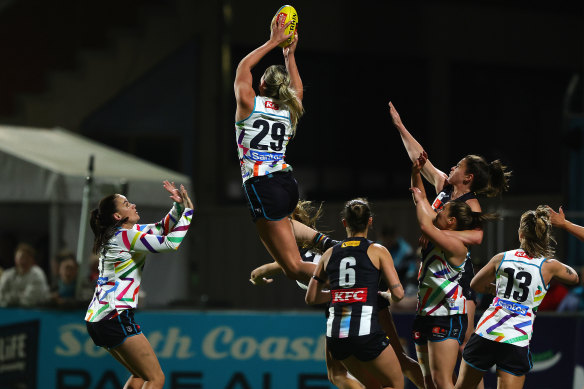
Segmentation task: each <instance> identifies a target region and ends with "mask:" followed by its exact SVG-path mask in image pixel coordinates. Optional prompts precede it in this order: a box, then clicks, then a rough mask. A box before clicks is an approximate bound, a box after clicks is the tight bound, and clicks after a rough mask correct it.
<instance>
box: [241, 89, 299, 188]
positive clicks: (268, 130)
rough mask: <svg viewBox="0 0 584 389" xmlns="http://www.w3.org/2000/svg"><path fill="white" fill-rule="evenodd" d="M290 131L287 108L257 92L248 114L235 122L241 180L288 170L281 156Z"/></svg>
mask: <svg viewBox="0 0 584 389" xmlns="http://www.w3.org/2000/svg"><path fill="white" fill-rule="evenodd" d="M293 134H294V132H293V129H292V124H291V122H290V112H289V111H288V110H287V108H286V107H285V106H279V105H278V104H276V103H275V102H274V101H273V100H272V99H271V98H269V97H265V96H256V97H255V102H254V107H253V112H252V113H251V115H249V116H248V117H247V118H245V119H243V120H241V121H238V122H235V135H236V137H237V153H238V155H239V164H240V167H241V177H242V179H243V182H245V181H246V180H248V179H249V178H251V177H257V176H265V175H268V174H270V173H274V172H278V171H282V170H290V168H291V166H290V165H288V164H286V162H285V161H284V157H285V153H286V145H287V144H288V141H289V140H290V138H292V136H293Z"/></svg>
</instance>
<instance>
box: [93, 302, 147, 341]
mask: <svg viewBox="0 0 584 389" xmlns="http://www.w3.org/2000/svg"><path fill="white" fill-rule="evenodd" d="M85 324H86V325H87V332H88V333H89V336H90V337H91V339H92V340H93V343H95V345H96V346H99V347H104V348H107V349H112V348H116V347H117V346H119V345H121V344H122V343H124V341H125V340H126V339H127V338H129V337H131V336H134V335H138V334H141V333H142V330H141V329H140V326H139V325H138V324H136V322H135V321H134V310H133V309H126V310H125V311H122V313H120V314H119V315H118V316H116V317H114V318H111V319H108V320H102V321H96V322H89V321H87V322H85Z"/></svg>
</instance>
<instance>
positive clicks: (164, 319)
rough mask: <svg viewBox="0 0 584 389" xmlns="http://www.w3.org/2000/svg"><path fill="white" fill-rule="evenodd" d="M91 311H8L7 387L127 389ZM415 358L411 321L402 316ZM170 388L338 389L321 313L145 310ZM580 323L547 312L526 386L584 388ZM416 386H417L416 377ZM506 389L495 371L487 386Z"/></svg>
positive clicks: (1, 315)
mask: <svg viewBox="0 0 584 389" xmlns="http://www.w3.org/2000/svg"><path fill="white" fill-rule="evenodd" d="M83 317H84V312H81V311H75V312H69V311H68V312H63V311H45V310H25V309H1V310H0V389H8V388H10V389H13V388H17V387H26V388H30V389H34V388H55V389H121V388H122V387H123V385H124V383H125V381H126V380H127V378H128V377H129V373H128V372H127V371H126V370H125V369H124V368H123V367H122V366H121V365H120V364H119V363H118V362H117V361H116V360H115V359H114V358H113V357H112V356H111V355H109V353H108V352H107V351H106V350H104V349H102V348H99V347H96V346H95V345H94V344H93V341H92V340H91V339H90V338H89V336H88V335H87V330H86V327H85V322H84V321H83ZM393 317H394V320H395V323H396V327H397V330H398V333H399V334H400V336H401V337H402V338H404V340H406V341H405V344H406V351H407V353H408V354H409V355H411V356H414V357H415V349H414V345H413V343H412V342H411V336H410V332H411V325H412V322H413V320H414V316H413V315H411V314H394V315H393ZM136 322H137V323H138V324H140V326H141V327H142V330H143V331H144V334H145V335H146V336H147V337H148V339H149V341H150V343H151V344H152V347H153V349H154V351H155V352H156V355H157V356H158V359H159V360H160V364H161V366H162V370H163V371H164V373H165V376H166V384H165V388H166V389H210V388H212V389H276V388H277V389H329V388H333V385H332V384H330V383H329V382H328V380H327V374H326V365H325V358H324V352H325V351H324V350H325V337H324V330H325V319H324V315H323V314H322V313H321V312H314V313H311V312H273V313H260V312H196V311H188V312H187V311H184V312H177V311H156V312H155V311H145V312H142V311H138V312H137V313H136ZM582 329H583V328H582V318H581V317H580V316H556V315H541V314H540V315H538V318H537V320H536V321H535V326H534V337H533V340H532V344H531V352H532V354H533V360H534V367H533V369H532V371H531V372H530V373H529V374H528V375H527V378H526V382H525V387H527V388H529V387H533V388H538V389H547V388H550V389H551V388H559V387H561V388H575V387H578V388H581V387H582V386H583V383H584V356H583V355H584V353H582V352H581V351H580V350H582V349H583V347H581V345H582V342H583V341H582V338H581V336H580V335H579V334H580V333H582ZM405 387H406V388H413V386H411V383H409V381H407V380H406V386H405ZM491 388H492V389H494V388H496V376H495V374H494V371H493V372H489V373H488V374H487V375H486V377H485V389H491Z"/></svg>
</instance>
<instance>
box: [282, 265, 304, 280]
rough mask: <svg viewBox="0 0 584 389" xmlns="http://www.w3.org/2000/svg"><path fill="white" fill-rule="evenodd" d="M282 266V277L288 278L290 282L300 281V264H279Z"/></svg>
mask: <svg viewBox="0 0 584 389" xmlns="http://www.w3.org/2000/svg"><path fill="white" fill-rule="evenodd" d="M281 265H282V271H283V272H284V275H285V276H286V277H288V278H290V279H291V280H299V279H301V274H300V264H299V263H296V262H293V263H287V264H281Z"/></svg>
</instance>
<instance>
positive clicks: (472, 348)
mask: <svg viewBox="0 0 584 389" xmlns="http://www.w3.org/2000/svg"><path fill="white" fill-rule="evenodd" d="M462 359H464V361H465V362H466V363H467V364H468V365H470V366H471V367H473V368H475V369H477V370H480V371H484V372H486V371H487V370H489V369H490V368H491V366H493V365H496V366H497V369H498V370H502V371H504V372H507V373H509V374H513V375H516V376H522V375H525V374H527V372H529V370H531V367H532V366H533V362H532V360H531V352H530V351H529V346H525V347H519V346H515V345H512V344H508V343H499V342H495V341H493V340H489V339H485V338H483V337H482V336H479V335H477V334H472V336H471V337H470V339H469V341H468V343H467V344H466V346H465V347H464V351H463V352H462Z"/></svg>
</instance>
